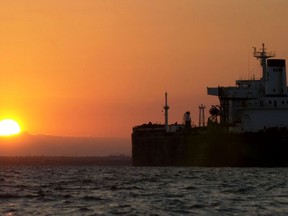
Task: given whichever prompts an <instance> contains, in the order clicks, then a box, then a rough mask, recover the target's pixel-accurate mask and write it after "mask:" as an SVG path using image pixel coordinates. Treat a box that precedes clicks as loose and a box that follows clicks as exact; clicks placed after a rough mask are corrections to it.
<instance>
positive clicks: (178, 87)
mask: <svg viewBox="0 0 288 216" xmlns="http://www.w3.org/2000/svg"><path fill="white" fill-rule="evenodd" d="M287 10H288V1H287V0H241V1H236V0H235V1H231V0H205V1H203V0H153V1H147V0H81V1H80V0H49V1H39V0H13V1H11V0H0V20H1V22H0V91H1V96H0V98H1V100H0V118H1V119H2V118H13V119H15V120H17V121H18V122H19V123H20V124H21V127H22V130H24V131H26V132H27V133H30V134H45V135H55V136H88V137H89V136H93V137H122V138H129V137H130V135H131V132H132V127H133V126H135V125H139V124H142V123H147V122H149V121H151V122H162V123H163V122H164V115H163V112H162V109H163V105H164V94H165V91H167V92H168V101H169V106H170V110H169V121H170V122H171V123H174V122H181V121H182V116H183V114H184V112H185V111H191V113H192V121H193V122H194V123H196V124H197V123H198V115H199V114H198V112H199V110H198V106H199V105H200V104H204V105H205V106H206V110H205V114H206V117H208V115H209V113H208V110H209V107H210V106H211V105H212V104H218V99H217V98H216V97H213V96H208V95H207V87H208V86H209V87H216V86H219V85H221V86H227V85H228V86H229V85H230V86H233V85H234V84H235V80H236V79H247V78H251V77H253V76H255V77H256V78H259V76H260V73H261V72H260V64H259V62H258V61H257V60H256V59H255V58H253V56H252V51H253V49H252V47H258V48H260V47H261V45H262V43H265V45H266V47H267V48H268V49H269V50H273V51H275V52H276V55H277V57H278V58H283V59H288V46H287V45H288V37H287V35H288V22H287V20H288V13H287Z"/></svg>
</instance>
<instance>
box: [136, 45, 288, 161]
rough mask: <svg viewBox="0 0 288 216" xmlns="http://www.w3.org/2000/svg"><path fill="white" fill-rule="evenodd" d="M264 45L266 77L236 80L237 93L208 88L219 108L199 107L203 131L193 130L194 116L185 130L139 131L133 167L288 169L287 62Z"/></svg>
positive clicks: (153, 127) (260, 53) (156, 127)
mask: <svg viewBox="0 0 288 216" xmlns="http://www.w3.org/2000/svg"><path fill="white" fill-rule="evenodd" d="M274 56H275V54H274V53H273V52H267V51H266V49H265V46H264V44H263V46H262V48H261V49H260V50H256V48H254V57H256V58H257V59H260V62H261V66H262V77H261V78H260V79H259V80H257V79H249V80H237V81H236V86H233V87H221V86H220V87H213V88H210V87H208V88H207V92H208V95H214V96H218V98H219V102H220V103H219V105H216V106H212V107H211V109H210V110H209V112H210V115H211V116H210V117H209V118H208V121H207V124H206V122H205V118H204V109H205V106H204V105H201V106H199V126H191V118H190V112H186V113H185V114H184V120H183V124H173V125H169V124H168V109H169V106H168V103H167V93H165V106H164V110H165V124H152V123H148V124H143V125H140V126H135V127H134V128H133V133H132V164H133V165H134V166H229V167H231V166H240V167H243V166H264V167H276V166H288V130H287V128H288V94H287V81H286V68H285V60H283V59H270V58H272V57H274Z"/></svg>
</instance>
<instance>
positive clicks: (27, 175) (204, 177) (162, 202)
mask: <svg viewBox="0 0 288 216" xmlns="http://www.w3.org/2000/svg"><path fill="white" fill-rule="evenodd" d="M287 180H288V168H197V167H186V168H181V167H160V168H159V167H158V168H157V167H131V166H119V167H116V166H114V167H112V166H111V167H109V166H102V167H100V166H99V167H97V166H55V167H53V166H50V167H49V166H2V167H1V166H0V214H1V215H7V216H8V215H9V216H12V215H287V214H288V184H287Z"/></svg>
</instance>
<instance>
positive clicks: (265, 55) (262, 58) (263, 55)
mask: <svg viewBox="0 0 288 216" xmlns="http://www.w3.org/2000/svg"><path fill="white" fill-rule="evenodd" d="M253 48H254V57H256V58H257V59H260V63H261V66H262V78H261V79H262V80H263V81H265V80H267V71H266V69H267V63H266V60H267V59H268V58H271V57H274V56H275V53H274V52H266V48H265V44H264V43H262V49H260V50H259V51H257V50H256V47H253Z"/></svg>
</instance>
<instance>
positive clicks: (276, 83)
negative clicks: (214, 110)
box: [207, 44, 288, 133]
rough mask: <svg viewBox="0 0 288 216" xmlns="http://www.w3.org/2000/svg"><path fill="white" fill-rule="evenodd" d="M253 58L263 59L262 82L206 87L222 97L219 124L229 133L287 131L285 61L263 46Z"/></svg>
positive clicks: (242, 81) (287, 104)
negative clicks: (270, 129)
mask: <svg viewBox="0 0 288 216" xmlns="http://www.w3.org/2000/svg"><path fill="white" fill-rule="evenodd" d="M254 56H255V57H256V58H257V59H260V62H261V66H262V77H261V78H260V79H259V80H254V79H253V80H237V81H236V86H234V87H221V86H220V87H216V88H215V87H214V88H209V87H208V88H207V90H208V95H214V96H218V97H219V101H220V109H221V110H219V116H220V124H221V125H223V126H226V128H227V129H228V131H230V132H236V133H242V132H257V131H261V130H266V129H268V128H275V127H277V128H288V97H287V96H288V95H287V81H286V67H285V60H284V59H270V58H272V57H274V56H275V54H274V53H273V52H267V51H266V48H265V46H264V44H263V45H262V49H260V50H259V51H257V50H256V48H254Z"/></svg>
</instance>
